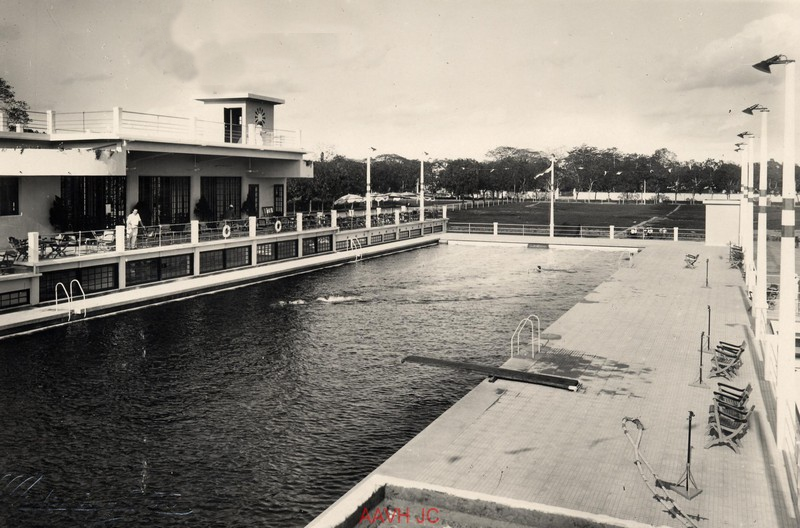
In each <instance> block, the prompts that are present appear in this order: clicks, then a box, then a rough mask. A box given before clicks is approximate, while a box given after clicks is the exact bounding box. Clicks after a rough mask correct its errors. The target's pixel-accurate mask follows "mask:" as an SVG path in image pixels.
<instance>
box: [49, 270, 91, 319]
mask: <svg viewBox="0 0 800 528" xmlns="http://www.w3.org/2000/svg"><path fill="white" fill-rule="evenodd" d="M73 288H74V289H77V290H78V292H77V293H80V294H81V298H82V300H83V301H84V306H83V308H79V309H77V310H73V309H72V303H73V302H74V301H75V293H73V291H74V289H73ZM62 290H63V292H64V299H65V301H66V303H67V304H66V310H67V321H70V320H71V319H72V314H73V313H74V314H75V315H83V316H84V317H86V303H85V301H86V293H85V292H84V291H83V286H81V282H80V281H79V280H78V279H72V280H71V281H70V283H69V291H67V287H66V286H64V283H63V282H59V283H58V284H56V310H58V300H59V295H58V294H59V292H60V291H62Z"/></svg>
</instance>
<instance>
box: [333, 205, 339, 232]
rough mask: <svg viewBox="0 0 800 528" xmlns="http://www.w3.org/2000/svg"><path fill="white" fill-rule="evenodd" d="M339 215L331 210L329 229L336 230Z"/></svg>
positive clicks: (334, 210)
mask: <svg viewBox="0 0 800 528" xmlns="http://www.w3.org/2000/svg"><path fill="white" fill-rule="evenodd" d="M338 220H339V213H337V212H336V209H331V227H333V228H337V227H339V223H338Z"/></svg>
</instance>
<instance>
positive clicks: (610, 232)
mask: <svg viewBox="0 0 800 528" xmlns="http://www.w3.org/2000/svg"><path fill="white" fill-rule="evenodd" d="M608 238H610V239H611V240H614V226H608Z"/></svg>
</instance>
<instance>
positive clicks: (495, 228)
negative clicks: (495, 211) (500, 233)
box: [492, 222, 497, 236]
mask: <svg viewBox="0 0 800 528" xmlns="http://www.w3.org/2000/svg"><path fill="white" fill-rule="evenodd" d="M492 234H493V235H494V236H497V222H492Z"/></svg>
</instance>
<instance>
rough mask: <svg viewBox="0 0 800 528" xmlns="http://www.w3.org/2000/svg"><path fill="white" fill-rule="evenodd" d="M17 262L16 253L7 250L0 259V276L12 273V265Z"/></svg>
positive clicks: (12, 250)
mask: <svg viewBox="0 0 800 528" xmlns="http://www.w3.org/2000/svg"><path fill="white" fill-rule="evenodd" d="M16 261H17V251H16V250H14V249H9V250H6V251H5V252H3V257H2V259H0V275H6V274H7V273H13V272H14V263H15V262H16Z"/></svg>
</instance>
